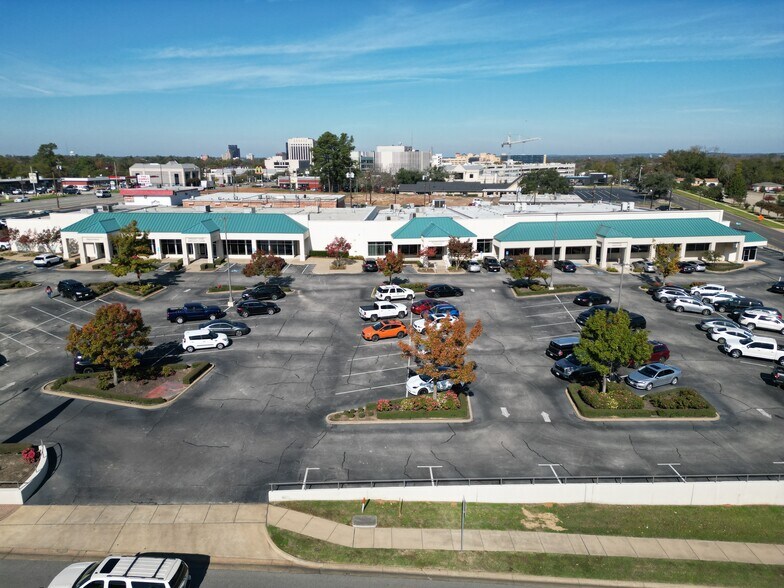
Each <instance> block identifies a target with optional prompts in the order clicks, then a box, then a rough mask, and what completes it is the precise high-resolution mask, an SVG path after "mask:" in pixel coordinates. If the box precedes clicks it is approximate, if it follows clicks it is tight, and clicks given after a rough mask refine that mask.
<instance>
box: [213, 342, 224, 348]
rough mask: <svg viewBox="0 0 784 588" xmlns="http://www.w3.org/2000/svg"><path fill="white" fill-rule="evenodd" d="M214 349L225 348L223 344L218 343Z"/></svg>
mask: <svg viewBox="0 0 784 588" xmlns="http://www.w3.org/2000/svg"><path fill="white" fill-rule="evenodd" d="M215 347H216V348H217V349H223V348H224V347H226V346H225V345H224V344H223V343H218V344H217V345H216V346H215Z"/></svg>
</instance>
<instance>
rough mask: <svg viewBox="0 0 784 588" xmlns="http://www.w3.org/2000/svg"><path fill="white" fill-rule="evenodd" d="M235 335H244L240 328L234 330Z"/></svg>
mask: <svg viewBox="0 0 784 588" xmlns="http://www.w3.org/2000/svg"><path fill="white" fill-rule="evenodd" d="M234 336H235V337H242V331H240V330H239V329H237V330H236V331H234Z"/></svg>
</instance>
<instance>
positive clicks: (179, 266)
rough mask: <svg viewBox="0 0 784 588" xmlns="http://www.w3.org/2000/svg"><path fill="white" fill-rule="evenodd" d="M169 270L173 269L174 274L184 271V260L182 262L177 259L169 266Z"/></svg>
mask: <svg viewBox="0 0 784 588" xmlns="http://www.w3.org/2000/svg"><path fill="white" fill-rule="evenodd" d="M169 268H170V269H171V270H172V271H173V272H177V271H180V270H181V269H182V260H181V259H175V260H174V261H172V262H171V263H170V264H169Z"/></svg>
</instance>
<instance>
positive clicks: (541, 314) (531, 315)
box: [520, 310, 563, 318]
mask: <svg viewBox="0 0 784 588" xmlns="http://www.w3.org/2000/svg"><path fill="white" fill-rule="evenodd" d="M562 312H563V310H556V311H555V312H540V313H539V314H524V315H523V316H521V317H520V318H531V317H534V316H550V315H551V314H561V313H562Z"/></svg>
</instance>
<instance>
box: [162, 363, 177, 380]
mask: <svg viewBox="0 0 784 588" xmlns="http://www.w3.org/2000/svg"><path fill="white" fill-rule="evenodd" d="M176 373H177V370H176V369H174V366H171V365H165V366H163V367H162V368H161V375H162V376H163V377H164V378H169V377H171V376H173V375H174V374H176Z"/></svg>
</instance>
